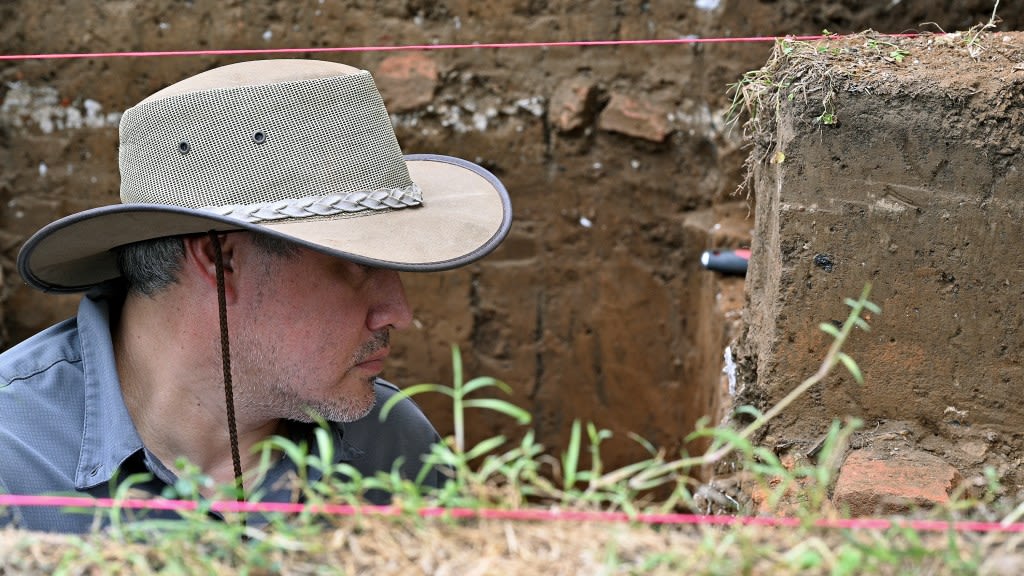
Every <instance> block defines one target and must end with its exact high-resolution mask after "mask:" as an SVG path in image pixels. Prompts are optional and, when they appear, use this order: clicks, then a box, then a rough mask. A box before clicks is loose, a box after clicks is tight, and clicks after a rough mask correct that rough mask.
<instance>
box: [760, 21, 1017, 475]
mask: <svg viewBox="0 0 1024 576" xmlns="http://www.w3.org/2000/svg"><path fill="white" fill-rule="evenodd" d="M775 56H776V58H775V59H774V60H773V65H772V66H771V70H772V72H771V74H772V78H773V79H774V81H775V82H776V83H777V86H781V87H783V88H781V90H779V91H774V90H773V91H770V92H767V93H764V94H763V95H762V97H761V99H760V100H759V103H758V104H759V108H760V110H761V112H762V113H764V114H766V115H767V116H766V117H764V118H765V124H764V126H765V127H766V132H763V133H761V134H760V136H761V137H766V138H767V139H766V140H763V141H762V145H761V146H759V147H758V148H757V150H756V151H755V159H756V160H758V161H756V162H755V164H754V169H753V182H754V189H755V191H756V199H757V229H756V234H755V238H756V241H755V243H754V251H753V257H752V261H751V272H750V274H749V276H748V291H749V294H750V305H749V308H748V313H749V314H748V316H747V321H748V322H747V331H746V334H745V337H744V338H743V342H742V343H741V348H743V350H744V355H743V356H742V358H741V364H743V365H744V366H745V367H746V368H747V369H746V370H743V371H741V386H742V383H747V384H749V389H748V390H746V391H745V395H747V396H748V398H749V399H751V400H754V399H755V398H756V400H755V401H756V402H757V403H759V404H761V405H763V406H770V405H771V404H773V403H775V402H776V401H777V400H778V399H780V398H781V397H782V396H783V395H785V393H786V392H788V390H789V389H791V388H792V387H793V386H794V385H795V384H796V383H797V382H799V381H801V380H802V379H803V378H805V377H806V376H807V375H809V374H811V373H813V372H814V371H815V369H816V367H817V365H818V364H819V363H820V362H821V360H822V357H823V355H824V354H823V351H824V349H825V348H826V346H827V345H828V344H829V343H830V342H831V337H830V336H828V335H826V334H825V333H824V332H822V331H820V330H818V329H817V328H816V326H817V325H818V324H819V323H820V322H832V323H834V324H836V325H837V326H838V325H839V324H840V323H842V321H843V320H845V319H846V316H847V313H848V312H849V309H848V308H847V307H846V306H844V304H843V299H844V297H854V298H856V296H857V295H858V294H860V292H861V288H862V287H863V286H864V285H865V284H866V283H871V284H872V293H871V300H872V301H874V302H875V303H877V304H879V305H880V306H881V308H882V314H881V315H877V316H876V315H871V314H868V315H866V318H868V320H869V322H870V325H871V328H872V329H871V331H870V332H861V331H855V332H854V334H853V336H852V338H851V339H850V341H849V342H848V344H847V346H846V347H845V350H846V351H847V352H848V353H849V354H850V355H851V356H852V357H853V358H855V359H856V360H857V361H858V363H859V364H860V366H861V368H862V372H863V377H864V382H863V384H858V383H857V382H855V381H854V379H853V377H852V376H850V374H849V373H848V372H846V371H845V370H843V369H841V368H840V369H837V370H836V373H835V375H834V376H833V377H831V378H829V380H827V381H826V382H824V383H823V384H822V385H821V386H820V387H817V388H815V389H813V390H812V391H811V393H810V394H808V395H806V396H805V397H803V398H801V399H799V400H798V401H797V402H796V403H795V404H794V405H793V406H792V407H791V408H790V409H789V410H787V411H786V412H785V413H784V414H782V415H781V416H780V417H779V419H778V421H776V422H774V423H773V425H772V426H771V433H770V434H771V438H772V440H771V443H772V444H774V445H775V446H779V447H782V446H785V447H786V451H787V452H800V453H805V454H806V453H807V452H808V451H809V450H810V449H812V448H813V447H814V446H815V443H816V441H818V440H819V439H820V438H821V437H822V436H823V435H824V433H825V432H826V429H827V427H828V426H829V423H830V422H831V421H832V419H834V418H843V417H857V418H860V419H861V420H864V421H865V428H864V431H863V432H862V434H861V435H860V440H859V441H858V442H857V444H858V446H859V447H863V446H865V445H868V444H871V439H872V438H874V437H876V436H878V435H879V434H878V433H879V432H884V433H887V434H889V433H892V432H893V431H895V430H898V431H900V433H901V434H902V435H903V437H904V438H905V440H907V441H908V443H909V444H910V445H912V446H913V447H915V448H922V449H924V450H925V451H927V452H931V453H932V454H933V455H935V456H939V457H940V458H941V459H943V460H945V462H946V463H947V464H949V465H951V466H953V467H954V468H956V469H957V470H959V471H960V473H962V474H963V475H964V476H965V477H967V476H968V475H969V474H970V475H976V474H979V473H980V471H981V468H982V467H983V466H991V467H993V469H995V470H997V471H998V473H999V476H1000V479H1001V480H1002V481H1003V484H1004V486H1005V487H1006V488H1008V489H1011V490H1013V491H1014V492H1015V491H1016V489H1017V487H1018V486H1019V485H1020V480H1021V474H1020V471H1019V464H1020V457H1021V452H1020V450H1021V448H1022V447H1024V446H1022V444H1024V435H1022V434H1021V428H1022V425H1024V407H1022V406H1021V404H1020V403H1019V402H1016V401H1015V399H1016V394H1017V392H1019V391H1020V389H1021V387H1022V386H1024V351H1022V346H1021V344H1022V343H1024V255H1022V254H1021V250H1020V242H1021V240H1022V239H1024V139H1022V138H1021V130H1020V126H1021V124H1022V122H1024V97H1022V88H1024V75H1022V72H1021V71H1022V70H1024V35H1021V34H1019V33H997V34H990V35H983V36H979V37H977V38H971V37H969V36H959V37H949V36H941V37H932V38H915V39H909V40H898V41H892V42H889V41H887V40H884V39H873V38H870V37H863V38H857V39H851V40H847V41H845V42H833V43H829V44H828V45H827V46H825V45H820V46H819V45H811V44H801V43H794V44H791V45H788V46H787V47H784V48H782V49H781V50H780V51H778V52H777V53H776V55H775ZM766 71H767V69H766ZM769 124H770V125H771V127H767V126H768V125H769Z"/></svg>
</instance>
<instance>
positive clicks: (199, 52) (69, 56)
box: [0, 33, 921, 60]
mask: <svg viewBox="0 0 1024 576" xmlns="http://www.w3.org/2000/svg"><path fill="white" fill-rule="evenodd" d="M920 35H921V34H919V33H907V34H880V35H879V36H885V37H888V38H914V37H916V36H920ZM845 37H847V36H843V35H839V34H832V35H825V34H817V35H812V36H748V37H739V38H693V37H685V38H668V39H661V40H658V39H650V40H581V41H565V42H489V43H472V44H411V45H405V46H333V47H326V48H325V47H321V48H313V47H306V48H250V49H237V50H170V51H148V52H82V53H64V54H60V53H58V54H0V60H60V59H74V58H150V57H166V56H239V55H247V54H249V55H251V54H318V53H323V52H400V51H412V50H461V49H470V48H472V49H480V48H502V49H504V48H563V47H588V46H653V45H660V44H724V43H741V42H747V43H749V42H774V41H776V40H783V39H785V40H791V41H801V42H810V41H814V40H826V39H831V40H836V39H842V38H845Z"/></svg>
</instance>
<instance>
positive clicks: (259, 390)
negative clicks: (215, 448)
mask: <svg viewBox="0 0 1024 576" xmlns="http://www.w3.org/2000/svg"><path fill="white" fill-rule="evenodd" d="M251 248H252V250H251V252H250V253H251V254H252V256H250V257H248V259H247V260H246V261H245V271H244V273H241V274H240V276H239V292H238V302H237V308H238V312H239V314H238V316H239V317H237V318H234V319H232V325H233V326H236V327H237V328H234V331H233V332H232V335H231V339H232V343H231V344H232V356H233V359H232V360H233V361H235V362H236V363H237V366H236V367H235V368H234V370H233V372H234V373H235V374H236V379H237V380H238V384H237V387H238V392H237V395H238V396H237V405H238V406H239V408H240V409H241V410H252V411H253V413H254V414H255V415H257V416H258V417H265V418H268V419H272V418H288V419H292V420H301V421H310V420H311V418H310V414H309V412H310V411H312V412H313V413H314V414H318V415H320V416H322V417H323V418H325V419H327V420H332V421H339V422H349V421H352V420H356V419H359V418H361V417H363V416H365V415H366V414H367V412H369V411H370V409H371V408H372V407H373V403H374V388H373V378H374V377H375V376H377V375H378V374H379V373H380V372H381V370H382V369H383V368H384V359H385V357H386V356H387V354H388V352H389V346H388V343H389V341H388V335H389V330H390V329H391V328H404V327H406V326H407V325H408V324H409V323H410V322H411V320H412V313H411V311H410V310H409V303H408V301H407V300H406V297H405V289H404V288H403V286H402V281H401V279H400V278H399V277H398V273H397V272H395V271H392V270H384V269H380V268H368V267H365V266H361V265H359V264H355V263H353V262H349V261H346V260H341V259H338V258H334V257H330V256H327V255H324V254H321V253H319V252H315V251H312V250H307V249H299V250H298V253H297V254H296V255H287V256H274V255H270V254H266V253H263V252H261V251H260V250H259V249H258V248H256V247H255V246H252V247H251ZM231 313H232V311H230V310H229V314H231ZM235 334H237V336H235ZM236 359H237V360H236Z"/></svg>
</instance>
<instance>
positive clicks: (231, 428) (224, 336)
mask: <svg viewBox="0 0 1024 576" xmlns="http://www.w3.org/2000/svg"><path fill="white" fill-rule="evenodd" d="M208 234H209V235H210V242H211V243H212V244H213V259H214V265H215V267H216V269H217V308H218V311H219V313H220V357H221V360H222V361H223V365H224V403H225V404H226V405H227V411H228V435H229V436H230V438H231V463H232V464H233V465H234V468H235V496H236V499H237V500H238V501H239V502H243V501H245V487H244V485H243V484H242V459H241V457H240V456H239V453H238V426H237V424H236V422H235V394H234V390H233V389H232V386H231V345H230V343H229V341H228V305H227V296H226V295H225V293H224V254H223V252H222V251H221V247H220V238H218V237H217V232H216V231H214V230H210V231H209V233H208Z"/></svg>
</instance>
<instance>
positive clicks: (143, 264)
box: [116, 233, 298, 296]
mask: <svg viewBox="0 0 1024 576" xmlns="http://www.w3.org/2000/svg"><path fill="white" fill-rule="evenodd" d="M252 238H253V244H254V245H256V247H257V248H259V249H260V251H262V252H263V253H264V254H267V255H269V256H274V257H278V258H289V257H292V256H295V255H296V254H297V253H298V248H297V246H296V245H295V244H292V243H291V242H289V241H287V240H282V239H281V238H276V237H274V236H268V235H266V234H260V233H253V235H252ZM181 239H182V237H181V236H168V237H166V238H155V239H153V240H145V241H143V242H135V243H132V244H127V245H125V246H120V247H118V248H117V249H116V250H117V268H118V270H120V272H121V277H122V278H123V279H124V280H125V283H126V284H127V286H128V291H129V292H135V293H138V294H142V295H145V296H155V295H156V294H158V293H159V292H160V291H162V290H164V289H166V288H168V287H170V286H171V285H172V284H174V283H175V282H177V281H178V274H179V273H180V272H181V265H182V262H183V261H184V259H185V245H184V243H183V242H182V241H181Z"/></svg>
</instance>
